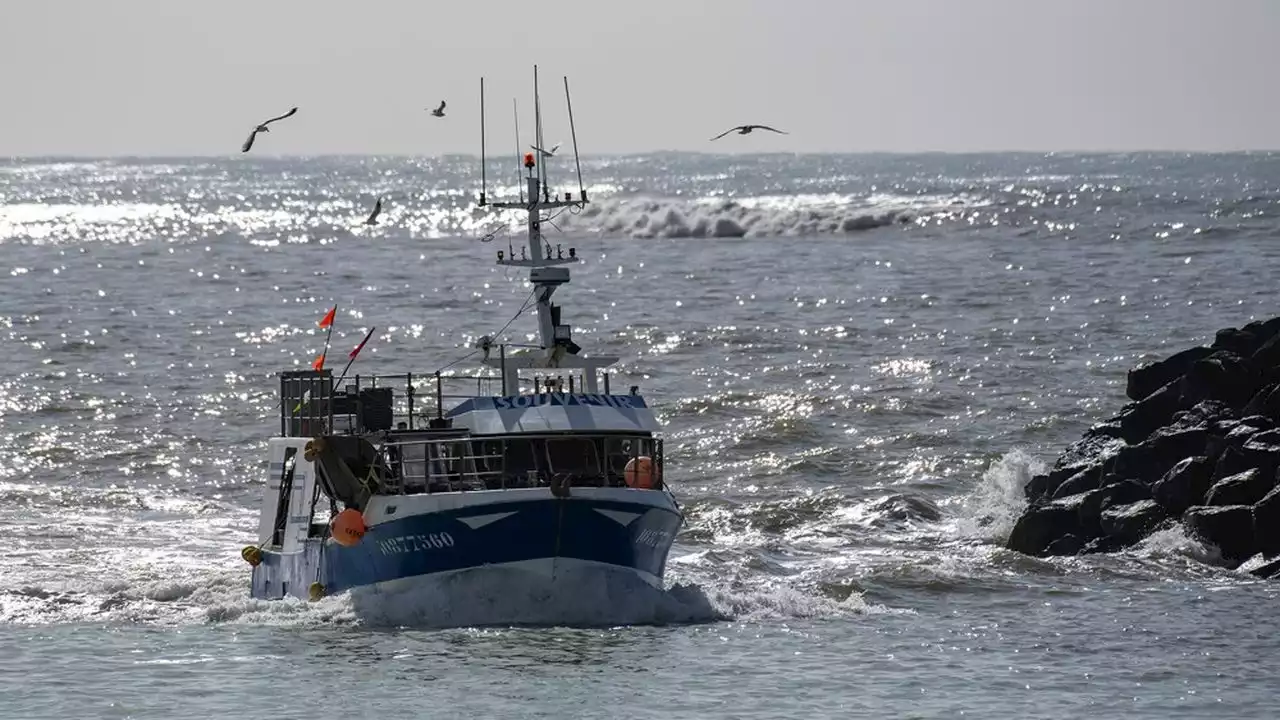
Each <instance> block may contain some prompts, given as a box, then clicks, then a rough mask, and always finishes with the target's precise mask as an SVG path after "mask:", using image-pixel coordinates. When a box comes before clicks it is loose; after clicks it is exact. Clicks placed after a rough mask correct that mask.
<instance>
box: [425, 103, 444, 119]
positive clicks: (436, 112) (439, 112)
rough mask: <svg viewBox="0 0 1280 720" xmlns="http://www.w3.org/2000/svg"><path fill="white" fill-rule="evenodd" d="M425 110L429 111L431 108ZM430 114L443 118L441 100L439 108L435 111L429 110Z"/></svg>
mask: <svg viewBox="0 0 1280 720" xmlns="http://www.w3.org/2000/svg"><path fill="white" fill-rule="evenodd" d="M427 109H428V110H431V108H427ZM431 114H432V115H435V116H436V117H444V101H443V100H441V101H440V107H438V108H436V109H435V110H431Z"/></svg>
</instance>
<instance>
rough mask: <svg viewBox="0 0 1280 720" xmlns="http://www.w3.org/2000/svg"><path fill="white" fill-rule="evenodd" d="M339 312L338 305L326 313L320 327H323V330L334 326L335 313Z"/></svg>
mask: <svg viewBox="0 0 1280 720" xmlns="http://www.w3.org/2000/svg"><path fill="white" fill-rule="evenodd" d="M337 312H338V306H337V305H334V306H333V307H332V308H329V312H327V313H325V314H324V319H323V320H321V321H320V327H321V329H323V328H327V327H329V326H330V325H332V324H333V316H334V314H335V313H337Z"/></svg>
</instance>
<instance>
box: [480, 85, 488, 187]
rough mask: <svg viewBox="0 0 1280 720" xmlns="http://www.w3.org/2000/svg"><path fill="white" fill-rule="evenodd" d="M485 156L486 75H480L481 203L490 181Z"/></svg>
mask: <svg viewBox="0 0 1280 720" xmlns="http://www.w3.org/2000/svg"><path fill="white" fill-rule="evenodd" d="M485 164H486V163H485V156H484V76H483V75H481V76H480V204H481V205H484V201H485V195H486V194H487V192H486V191H487V190H488V183H487V181H486V176H485Z"/></svg>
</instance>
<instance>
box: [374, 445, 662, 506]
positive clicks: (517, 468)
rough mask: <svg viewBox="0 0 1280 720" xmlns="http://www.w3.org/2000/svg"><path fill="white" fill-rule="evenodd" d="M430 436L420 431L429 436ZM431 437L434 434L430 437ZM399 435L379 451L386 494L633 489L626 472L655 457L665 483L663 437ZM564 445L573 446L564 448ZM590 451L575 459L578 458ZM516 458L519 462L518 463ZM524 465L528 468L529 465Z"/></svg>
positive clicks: (382, 489) (382, 492)
mask: <svg viewBox="0 0 1280 720" xmlns="http://www.w3.org/2000/svg"><path fill="white" fill-rule="evenodd" d="M421 432H422V431H417V433H421ZM428 432H429V431H428ZM417 433H413V432H408V433H405V436H406V437H404V439H397V438H396V435H398V434H399V433H394V434H392V435H391V436H390V437H389V438H388V439H387V440H386V441H385V442H383V443H382V444H381V447H380V449H379V452H380V460H379V465H381V467H382V473H381V474H382V476H383V477H382V479H381V482H380V483H379V486H380V487H379V490H378V492H377V494H379V495H411V494H419V493H436V492H460V491H471V490H509V489H517V488H532V487H548V486H552V485H553V484H555V483H556V482H557V481H558V482H561V483H563V484H565V485H566V486H568V487H626V485H627V483H626V476H625V466H626V463H627V462H628V461H630V460H638V459H639V458H641V457H648V458H650V462H651V463H652V464H653V468H654V471H655V474H656V476H657V478H658V483H657V484H656V486H655V487H654V488H653V489H664V486H665V482H663V480H662V478H663V475H662V468H663V459H662V456H663V443H662V440H661V439H660V438H653V437H644V436H635V435H616V434H598V435H579V434H573V435H554V434H546V435H512V436H487V437H483V438H471V437H468V436H466V435H463V434H461V433H459V434H456V435H453V436H452V437H435V438H433V437H421V436H419V437H413V435H414V434H417ZM556 443H562V444H564V445H565V446H566V447H563V448H556V447H553V444H556ZM575 451H579V452H582V453H583V454H582V455H578V456H576V457H575V455H574V452H575ZM513 458H516V461H515V462H512V460H513ZM522 460H523V462H522Z"/></svg>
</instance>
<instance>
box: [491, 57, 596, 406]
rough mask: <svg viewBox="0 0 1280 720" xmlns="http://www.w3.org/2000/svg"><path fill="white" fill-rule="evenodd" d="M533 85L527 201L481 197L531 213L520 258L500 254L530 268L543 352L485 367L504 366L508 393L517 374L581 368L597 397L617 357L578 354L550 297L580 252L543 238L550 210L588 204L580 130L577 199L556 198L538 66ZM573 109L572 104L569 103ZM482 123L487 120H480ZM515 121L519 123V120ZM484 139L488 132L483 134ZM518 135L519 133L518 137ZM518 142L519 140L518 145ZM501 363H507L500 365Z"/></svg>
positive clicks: (503, 259) (502, 261)
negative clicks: (601, 378) (601, 377)
mask: <svg viewBox="0 0 1280 720" xmlns="http://www.w3.org/2000/svg"><path fill="white" fill-rule="evenodd" d="M533 85H534V103H533V104H534V138H535V139H534V147H533V148H532V150H533V152H529V153H525V155H524V161H523V165H524V171H525V177H524V188H523V189H524V196H523V197H522V198H521V200H520V202H493V203H488V202H487V199H486V197H485V195H484V194H483V193H482V194H481V196H480V203H479V204H480V206H481V207H484V206H485V205H488V206H490V207H494V208H499V209H507V210H516V211H521V212H524V213H526V215H527V217H526V233H527V236H528V246H527V247H525V248H521V249H520V257H519V258H516V257H515V256H514V249H513V250H512V256H511V257H507V253H505V252H503V251H502V250H499V251H498V253H497V254H498V261H497V262H498V264H499V265H503V266H506V267H527V268H529V282H530V283H531V284H532V285H533V286H534V303H535V307H536V308H537V312H538V339H539V348H538V350H536V351H532V352H527V353H521V354H518V355H510V356H507V357H506V358H505V359H504V360H503V361H495V360H493V359H489V360H487V361H486V362H487V363H488V364H490V365H491V366H494V367H501V368H502V369H503V372H504V374H505V375H506V378H505V380H504V383H505V385H506V387H508V388H518V387H519V379H518V372H519V370H520V369H522V368H577V369H582V370H585V371H589V372H584V373H583V390H584V391H586V392H589V393H594V392H597V389H596V388H597V378H596V373H597V371H599V370H600V369H602V368H605V367H607V366H609V365H612V364H613V363H615V362H617V358H613V357H590V358H588V357H582V356H580V355H579V353H580V352H581V350H582V348H581V347H579V346H578V344H577V343H575V342H574V341H573V336H572V329H571V328H570V326H569V325H568V324H567V323H562V322H561V320H560V306H559V305H556V304H553V303H552V302H551V296H552V294H554V293H555V291H556V288H558V287H560V286H561V285H566V284H568V283H569V280H570V275H569V268H567V267H564V266H565V265H569V264H571V263H576V262H579V260H580V258H579V257H578V252H577V249H576V248H574V247H570V248H569V252H568V256H567V257H566V256H565V253H564V249H563V248H562V247H561V246H560V245H556V246H555V251H554V252H553V251H552V248H551V245H550V244H549V243H547V242H546V241H545V240H544V239H543V235H542V225H543V223H544V222H549V221H550V219H551V217H554V216H551V217H545V216H544V213H545V212H548V211H556V210H561V209H562V208H574V207H576V208H582V207H584V206H586V204H587V197H586V192H585V189H584V188H583V187H582V185H581V182H582V181H581V169H580V168H581V165H580V160H579V158H578V148H577V131H576V129H574V130H573V134H574V143H573V145H574V148H573V153H574V162H575V163H576V164H578V167H579V192H578V197H577V198H576V199H575V198H574V194H573V193H572V192H565V193H564V195H563V196H560V195H558V194H557V195H552V194H551V189H550V187H549V186H548V183H547V180H546V177H547V175H546V167H545V161H546V160H547V156H546V155H545V154H544V152H543V148H545V145H544V144H543V141H542V103H541V98H540V97H539V96H538V67H537V66H536V65H535V66H534V68H533ZM483 87H484V86H483V83H482V84H481V108H482V109H483V107H484V99H483V92H484V89H483ZM565 102H566V104H569V102H570V101H569V81H568V78H567V77H566V78H565ZM569 107H570V108H572V105H571V104H569ZM481 122H483V120H482V121H481ZM516 122H517V123H518V122H519V118H518V116H517V119H516ZM569 123H570V126H572V125H573V117H572V110H570V119H569ZM481 132H482V135H483V130H482V131H481ZM518 132H519V130H517V134H518ZM517 141H518V140H517ZM483 153H484V148H483V144H482V146H481V159H480V162H481V163H484V162H485V158H484V156H483ZM499 362H501V363H502V364H498V363H499Z"/></svg>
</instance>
